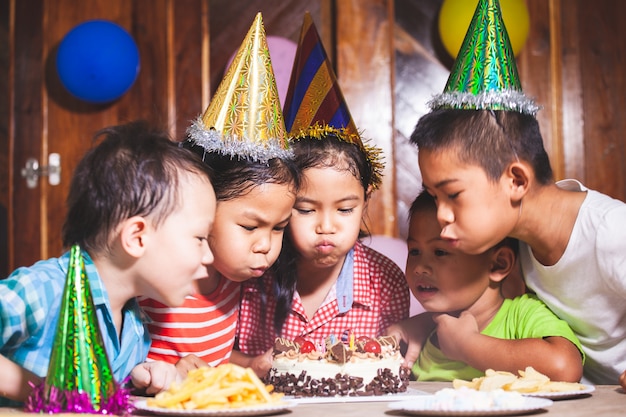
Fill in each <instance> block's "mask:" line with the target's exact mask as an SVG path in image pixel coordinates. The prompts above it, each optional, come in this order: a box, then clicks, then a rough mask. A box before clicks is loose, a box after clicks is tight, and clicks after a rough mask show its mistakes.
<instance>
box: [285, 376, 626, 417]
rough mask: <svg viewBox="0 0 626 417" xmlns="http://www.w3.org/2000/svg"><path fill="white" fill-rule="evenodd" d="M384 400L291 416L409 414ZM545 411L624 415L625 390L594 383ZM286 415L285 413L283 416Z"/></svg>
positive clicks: (316, 407)
mask: <svg viewBox="0 0 626 417" xmlns="http://www.w3.org/2000/svg"><path fill="white" fill-rule="evenodd" d="M451 386H452V384H451V383H449V382H411V388H415V389H417V390H420V391H424V392H427V393H435V392H437V391H438V390H440V389H442V388H446V387H451ZM388 404H389V403H387V402H365V403H332V404H300V405H298V406H296V407H294V408H293V410H292V414H291V415H293V416H303V417H334V416H337V417H370V416H404V415H409V414H405V413H402V412H398V411H394V410H391V409H389V408H388ZM544 410H545V411H539V412H536V413H535V415H541V416H544V415H553V416H568V417H578V416H580V417H583V416H584V417H601V416H602V417H604V416H624V415H626V393H624V391H623V390H622V388H621V387H619V386H618V385H598V386H596V390H595V391H594V392H593V393H592V394H588V395H587V396H584V397H579V398H572V399H566V400H556V401H554V403H553V404H552V405H551V406H550V407H546V408H545V409H544ZM287 415H289V414H286V416H287Z"/></svg>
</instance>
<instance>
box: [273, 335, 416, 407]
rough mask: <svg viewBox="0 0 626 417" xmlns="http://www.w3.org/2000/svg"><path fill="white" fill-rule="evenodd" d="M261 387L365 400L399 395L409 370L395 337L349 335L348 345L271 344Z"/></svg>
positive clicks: (331, 341) (329, 340) (338, 342)
mask: <svg viewBox="0 0 626 417" xmlns="http://www.w3.org/2000/svg"><path fill="white" fill-rule="evenodd" d="M273 358H274V363H273V367H272V369H271V370H270V373H269V375H268V376H267V377H266V378H265V381H264V382H265V383H267V384H272V385H273V386H274V390H275V391H277V392H282V393H284V394H285V395H292V396H294V397H318V396H319V397H334V396H371V395H385V394H395V393H399V392H405V391H406V390H407V387H408V382H409V375H410V369H408V368H405V367H403V366H402V363H403V361H404V359H403V358H402V355H401V353H400V350H399V345H398V343H397V341H396V339H395V338H393V337H388V336H382V337H378V338H368V337H359V338H358V339H355V338H354V337H353V336H352V337H351V338H350V340H349V342H348V343H346V341H342V340H335V339H334V338H333V337H329V338H326V340H325V341H324V342H323V343H319V344H317V345H316V344H315V343H313V342H312V341H309V340H306V339H303V338H297V339H296V340H293V341H291V340H286V339H283V338H278V339H276V342H275V346H274V355H273Z"/></svg>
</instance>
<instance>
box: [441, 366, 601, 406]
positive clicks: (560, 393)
mask: <svg viewBox="0 0 626 417" xmlns="http://www.w3.org/2000/svg"><path fill="white" fill-rule="evenodd" d="M518 373H519V375H515V374H513V373H511V372H506V371H494V370H493V369H487V370H486V371H485V376H482V377H480V378H474V379H472V380H471V381H465V380H462V379H455V380H454V381H452V386H453V387H454V388H457V389H458V388H460V387H468V388H472V389H475V390H478V391H493V390H496V389H498V388H499V389H502V390H504V391H517V392H519V393H520V394H523V395H525V396H529V397H542V398H550V399H553V400H559V399H565V398H573V397H579V396H581V395H585V394H590V393H592V392H593V391H595V389H596V388H595V386H593V385H585V384H581V383H578V382H562V381H551V380H550V378H548V377H547V376H546V375H544V374H542V373H541V372H539V371H537V370H535V369H534V368H533V367H532V366H528V367H526V369H525V370H523V371H522V370H520V371H518Z"/></svg>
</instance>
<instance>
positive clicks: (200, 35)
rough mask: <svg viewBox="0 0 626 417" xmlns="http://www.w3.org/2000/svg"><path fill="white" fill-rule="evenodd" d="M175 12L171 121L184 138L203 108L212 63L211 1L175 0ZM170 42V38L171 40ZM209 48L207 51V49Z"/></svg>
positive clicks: (178, 136) (174, 130) (170, 60)
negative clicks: (203, 94) (210, 62)
mask: <svg viewBox="0 0 626 417" xmlns="http://www.w3.org/2000/svg"><path fill="white" fill-rule="evenodd" d="M172 6H173V8H174V10H173V13H172V14H173V16H172V17H171V19H170V20H171V22H172V24H171V27H170V29H168V33H170V35H169V37H170V38H173V39H171V42H172V43H173V45H172V50H171V52H172V54H173V56H171V57H170V59H169V62H171V66H172V72H171V74H170V75H171V76H170V77H168V88H169V87H170V86H171V87H172V88H173V89H172V90H168V99H169V100H172V101H174V103H173V104H172V106H173V108H174V109H173V111H172V110H170V111H171V113H173V114H171V116H170V121H171V120H172V118H173V119H174V123H175V125H174V128H173V129H172V136H173V137H175V138H176V139H178V140H180V139H181V138H183V137H184V135H185V131H186V130H187V127H188V126H189V124H190V122H191V120H193V119H195V118H196V117H197V116H198V114H199V113H200V112H201V111H202V110H203V103H202V92H203V85H202V83H203V76H204V78H205V79H206V82H207V83H208V78H207V77H208V75H206V76H205V74H208V71H209V68H208V66H209V63H208V56H206V58H204V61H203V53H208V41H209V39H208V37H209V33H208V29H209V1H208V0H185V1H182V2H181V1H174V2H172ZM168 42H169V41H168ZM204 48H206V52H205V51H204Z"/></svg>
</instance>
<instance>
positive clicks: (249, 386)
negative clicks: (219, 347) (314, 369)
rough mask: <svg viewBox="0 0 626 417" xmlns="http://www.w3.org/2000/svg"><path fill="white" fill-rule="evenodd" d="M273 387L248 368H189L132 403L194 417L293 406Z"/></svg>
mask: <svg viewBox="0 0 626 417" xmlns="http://www.w3.org/2000/svg"><path fill="white" fill-rule="evenodd" d="M273 390H274V387H273V386H271V385H265V384H264V383H263V382H262V381H261V380H260V379H259V377H258V376H257V375H256V374H255V373H254V371H253V370H252V369H250V368H243V367H241V366H238V365H235V364H230V363H228V364H222V365H219V366H217V367H214V368H213V367H208V366H207V367H202V368H198V369H193V370H191V371H189V373H188V374H187V377H186V378H185V380H184V381H182V382H180V383H174V384H172V385H171V386H170V387H169V388H168V389H167V390H166V391H163V392H160V393H158V394H157V395H155V396H154V397H153V398H147V399H141V400H138V401H137V402H135V404H134V405H135V408H137V409H138V410H141V411H148V412H151V413H155V414H160V415H183V416H185V415H190V416H198V417H199V416H232V417H234V416H260V415H271V414H276V413H279V412H282V411H285V410H287V409H289V408H291V407H294V406H295V405H296V404H295V403H293V402H290V401H286V400H285V399H284V398H283V394H282V393H276V392H273Z"/></svg>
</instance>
